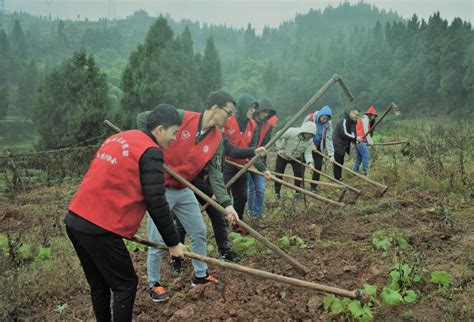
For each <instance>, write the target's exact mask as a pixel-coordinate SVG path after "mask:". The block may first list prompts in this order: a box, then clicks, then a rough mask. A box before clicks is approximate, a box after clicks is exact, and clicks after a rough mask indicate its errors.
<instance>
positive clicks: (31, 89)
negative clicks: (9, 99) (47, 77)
mask: <svg viewBox="0 0 474 322" xmlns="http://www.w3.org/2000/svg"><path fill="white" fill-rule="evenodd" d="M37 82H38V70H37V68H36V63H35V61H34V60H31V62H30V63H29V64H28V65H27V66H26V68H24V69H23V72H22V73H21V74H20V80H19V82H18V91H17V99H16V105H17V109H18V112H19V113H20V115H21V116H22V117H24V118H25V119H31V117H32V103H33V96H34V94H35V91H36V87H37Z"/></svg>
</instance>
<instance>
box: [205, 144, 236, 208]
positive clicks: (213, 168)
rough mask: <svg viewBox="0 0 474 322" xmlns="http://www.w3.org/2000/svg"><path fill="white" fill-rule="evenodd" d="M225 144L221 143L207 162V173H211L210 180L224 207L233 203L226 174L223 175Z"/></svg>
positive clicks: (218, 200)
mask: <svg viewBox="0 0 474 322" xmlns="http://www.w3.org/2000/svg"><path fill="white" fill-rule="evenodd" d="M223 153H224V145H223V144H222V142H221V144H220V146H219V148H218V149H217V151H216V153H215V154H214V156H213V157H212V159H211V160H209V162H208V163H207V173H208V175H209V182H210V184H211V187H212V191H213V192H214V195H215V196H216V199H217V202H218V203H219V204H220V205H221V206H222V207H224V208H226V207H228V206H230V205H232V201H231V198H230V196H229V193H228V192H227V188H226V187H225V183H224V176H223V175H222V160H223V159H224V155H223Z"/></svg>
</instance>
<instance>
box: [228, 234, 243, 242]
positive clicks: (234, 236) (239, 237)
mask: <svg viewBox="0 0 474 322" xmlns="http://www.w3.org/2000/svg"><path fill="white" fill-rule="evenodd" d="M229 236H230V237H232V239H233V240H234V241H237V240H239V239H242V238H243V236H242V235H241V234H238V233H236V232H231V233H230V234H229Z"/></svg>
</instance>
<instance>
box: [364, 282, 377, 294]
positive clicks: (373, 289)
mask: <svg viewBox="0 0 474 322" xmlns="http://www.w3.org/2000/svg"><path fill="white" fill-rule="evenodd" d="M364 293H365V294H366V295H369V296H374V295H375V294H376V293H377V286H376V285H370V284H364Z"/></svg>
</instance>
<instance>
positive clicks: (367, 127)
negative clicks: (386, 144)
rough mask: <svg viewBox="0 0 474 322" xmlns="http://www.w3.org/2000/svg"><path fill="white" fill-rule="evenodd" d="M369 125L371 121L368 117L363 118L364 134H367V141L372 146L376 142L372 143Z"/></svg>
mask: <svg viewBox="0 0 474 322" xmlns="http://www.w3.org/2000/svg"><path fill="white" fill-rule="evenodd" d="M369 123H370V119H369V118H368V117H363V118H362V127H363V128H364V133H367V136H366V137H365V138H366V140H367V144H369V145H372V144H374V141H372V135H370V133H369Z"/></svg>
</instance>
